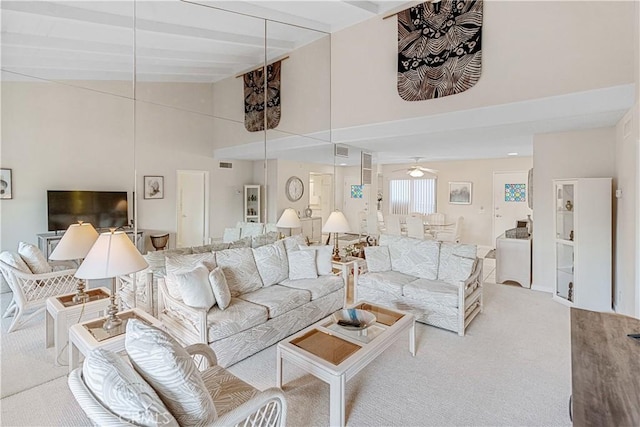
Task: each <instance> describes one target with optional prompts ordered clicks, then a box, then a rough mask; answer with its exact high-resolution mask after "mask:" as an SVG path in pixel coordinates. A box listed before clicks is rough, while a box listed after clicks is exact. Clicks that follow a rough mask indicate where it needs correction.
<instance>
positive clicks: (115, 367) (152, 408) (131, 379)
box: [82, 348, 178, 426]
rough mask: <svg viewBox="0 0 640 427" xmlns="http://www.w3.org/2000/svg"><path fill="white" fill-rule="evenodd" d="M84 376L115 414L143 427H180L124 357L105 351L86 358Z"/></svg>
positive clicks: (83, 368) (88, 384) (86, 381)
mask: <svg viewBox="0 0 640 427" xmlns="http://www.w3.org/2000/svg"><path fill="white" fill-rule="evenodd" d="M82 376H83V378H84V382H85V384H86V385H87V387H88V388H89V390H91V393H93V395H94V396H95V397H96V399H98V400H99V401H100V403H102V404H103V405H104V406H105V407H106V408H109V410H110V411H111V412H113V413H114V414H116V415H117V416H118V417H120V418H122V419H123V420H126V421H129V422H131V423H135V424H136V425H140V426H160V425H162V426H178V422H177V421H176V419H175V418H174V417H173V415H171V413H170V412H169V411H168V410H167V408H166V406H164V403H162V400H160V397H158V395H157V394H156V392H155V391H154V390H153V388H151V386H150V385H149V384H147V383H146V382H145V380H144V379H142V377H141V376H140V375H139V374H138V373H137V372H136V371H135V370H134V369H133V367H132V366H131V365H129V364H128V363H127V362H125V361H124V360H123V359H122V357H121V356H119V355H117V354H115V353H113V352H111V351H109V350H105V349H102V348H97V349H95V350H92V351H91V352H90V353H89V354H88V355H87V357H86V358H85V359H84V364H83V365H82Z"/></svg>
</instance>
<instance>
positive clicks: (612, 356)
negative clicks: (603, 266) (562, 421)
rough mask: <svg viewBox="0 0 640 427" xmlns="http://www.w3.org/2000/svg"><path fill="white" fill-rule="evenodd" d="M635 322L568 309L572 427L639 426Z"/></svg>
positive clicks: (639, 323)
mask: <svg viewBox="0 0 640 427" xmlns="http://www.w3.org/2000/svg"><path fill="white" fill-rule="evenodd" d="M638 333H640V319H636V318H633V317H628V316H623V315H621V314H615V313H600V312H595V311H589V310H582V309H578V308H571V374H572V401H573V425H574V426H640V340H637V339H633V338H630V337H628V336H627V334H638Z"/></svg>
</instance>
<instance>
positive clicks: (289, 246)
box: [282, 234, 307, 253]
mask: <svg viewBox="0 0 640 427" xmlns="http://www.w3.org/2000/svg"><path fill="white" fill-rule="evenodd" d="M282 242H283V243H284V248H285V249H286V250H287V253H289V252H294V251H299V250H300V246H307V241H306V240H305V238H304V236H303V235H302V234H294V235H293V236H289V237H285V238H284V239H282Z"/></svg>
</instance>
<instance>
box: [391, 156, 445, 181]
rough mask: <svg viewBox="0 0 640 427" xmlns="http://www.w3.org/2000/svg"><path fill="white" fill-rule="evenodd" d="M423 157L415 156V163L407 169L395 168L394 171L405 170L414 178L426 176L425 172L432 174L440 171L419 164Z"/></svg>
mask: <svg viewBox="0 0 640 427" xmlns="http://www.w3.org/2000/svg"><path fill="white" fill-rule="evenodd" d="M420 159H421V157H413V160H414V163H415V164H414V165H411V166H409V167H408V168H406V169H396V170H394V172H400V171H405V173H406V174H407V175H409V176H411V177H412V178H421V177H422V176H424V173H425V172H429V173H432V174H434V175H435V174H437V173H438V171H437V170H435V169H430V168H424V167H422V166H420V165H419V164H418V162H419V161H420Z"/></svg>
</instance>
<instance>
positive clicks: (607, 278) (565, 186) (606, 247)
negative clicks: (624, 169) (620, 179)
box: [554, 178, 612, 311]
mask: <svg viewBox="0 0 640 427" xmlns="http://www.w3.org/2000/svg"><path fill="white" fill-rule="evenodd" d="M611 187H612V179H611V178H577V179H562V180H555V181H554V192H555V193H554V200H555V203H554V217H555V268H556V286H555V295H554V299H556V300H557V301H560V302H562V303H564V304H567V305H570V306H575V307H578V308H584V309H588V310H595V311H611V296H612V295H611V271H612V266H611V263H612V261H611V245H612V241H611V239H612V231H611Z"/></svg>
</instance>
